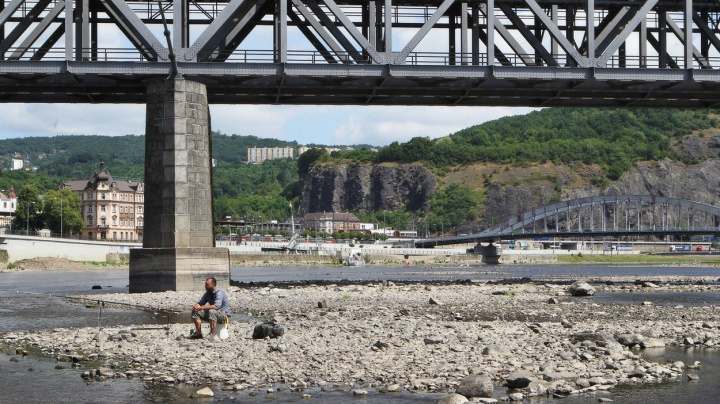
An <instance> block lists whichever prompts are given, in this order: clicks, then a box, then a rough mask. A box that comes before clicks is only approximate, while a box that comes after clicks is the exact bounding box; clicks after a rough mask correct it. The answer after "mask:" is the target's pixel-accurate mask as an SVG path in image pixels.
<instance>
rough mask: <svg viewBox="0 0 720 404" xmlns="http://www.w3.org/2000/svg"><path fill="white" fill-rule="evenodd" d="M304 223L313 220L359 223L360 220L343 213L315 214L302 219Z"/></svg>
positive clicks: (309, 214) (352, 215)
mask: <svg viewBox="0 0 720 404" xmlns="http://www.w3.org/2000/svg"><path fill="white" fill-rule="evenodd" d="M303 219H304V220H305V221H314V220H334V221H336V222H359V221H360V219H358V218H357V216H355V215H354V214H352V213H343V212H316V213H308V214H307V215H305V217H304V218H303Z"/></svg>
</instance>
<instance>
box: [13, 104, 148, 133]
mask: <svg viewBox="0 0 720 404" xmlns="http://www.w3.org/2000/svg"><path fill="white" fill-rule="evenodd" d="M0 133H4V134H7V135H11V136H12V137H15V136H47V135H110V136H117V135H128V134H143V133H145V107H144V106H143V105H126V104H122V105H115V104H102V105H98V104H3V107H2V108H0Z"/></svg>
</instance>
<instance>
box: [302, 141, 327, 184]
mask: <svg viewBox="0 0 720 404" xmlns="http://www.w3.org/2000/svg"><path fill="white" fill-rule="evenodd" d="M324 156H327V150H325V149H320V148H317V147H313V148H311V149H308V150H307V151H306V152H305V153H303V154H301V155H300V157H298V160H297V167H298V174H299V175H300V177H303V176H305V174H307V173H308V172H310V168H311V167H312V165H313V163H315V162H316V161H317V160H319V159H320V158H322V157H324Z"/></svg>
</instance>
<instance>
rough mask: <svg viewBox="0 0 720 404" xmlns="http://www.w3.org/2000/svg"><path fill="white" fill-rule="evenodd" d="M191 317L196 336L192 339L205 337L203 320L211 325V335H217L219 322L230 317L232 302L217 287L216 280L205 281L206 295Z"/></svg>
mask: <svg viewBox="0 0 720 404" xmlns="http://www.w3.org/2000/svg"><path fill="white" fill-rule="evenodd" d="M191 317H192V319H193V322H194V323H195V334H193V335H191V336H190V339H200V338H202V337H203V336H202V330H201V326H202V320H205V321H207V322H208V323H210V335H215V327H216V326H217V323H218V321H222V322H224V321H225V319H226V317H230V302H229V301H228V297H227V295H226V294H225V292H223V291H222V290H220V288H218V287H217V280H216V279H215V278H207V280H206V281H205V294H204V295H203V296H202V298H200V301H198V302H197V303H195V305H194V306H193V310H192V316H191Z"/></svg>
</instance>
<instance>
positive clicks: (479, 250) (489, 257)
mask: <svg viewBox="0 0 720 404" xmlns="http://www.w3.org/2000/svg"><path fill="white" fill-rule="evenodd" d="M473 250H474V253H475V254H480V255H482V257H483V259H482V261H483V262H484V263H486V264H499V263H500V256H502V248H501V247H500V246H499V245H495V244H493V243H490V244H488V245H482V244H481V243H477V245H475V247H474V248H473Z"/></svg>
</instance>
